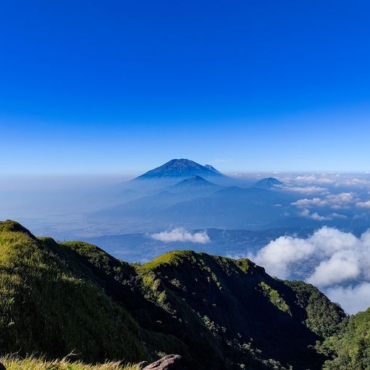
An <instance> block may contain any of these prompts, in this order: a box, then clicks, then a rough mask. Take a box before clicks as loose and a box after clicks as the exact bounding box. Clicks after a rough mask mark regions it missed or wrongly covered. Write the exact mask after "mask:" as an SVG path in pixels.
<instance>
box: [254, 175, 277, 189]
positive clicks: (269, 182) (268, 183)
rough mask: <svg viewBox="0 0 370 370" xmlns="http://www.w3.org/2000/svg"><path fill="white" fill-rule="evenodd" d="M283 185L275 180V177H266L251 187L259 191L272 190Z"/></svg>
mask: <svg viewBox="0 0 370 370" xmlns="http://www.w3.org/2000/svg"><path fill="white" fill-rule="evenodd" d="M282 185H284V184H283V183H282V182H281V181H279V180H278V179H275V177H267V178H265V179H262V180H260V181H257V182H256V183H255V184H254V185H253V187H254V188H259V189H272V188H275V187H276V186H282Z"/></svg>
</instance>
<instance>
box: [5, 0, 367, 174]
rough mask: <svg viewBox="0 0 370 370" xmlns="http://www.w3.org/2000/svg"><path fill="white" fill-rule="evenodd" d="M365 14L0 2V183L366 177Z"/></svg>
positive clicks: (310, 7)
mask: <svg viewBox="0 0 370 370" xmlns="http://www.w3.org/2000/svg"><path fill="white" fill-rule="evenodd" d="M369 14H370V3H369V2H368V1H365V0H363V1H358V0H354V1H351V2H348V1H331V0H328V1H325V2H324V1H317V0H312V1H305V0H303V1H276V0H266V1H245V0H243V1H191V0H190V1H184V2H175V1H140V0H137V1H131V0H127V1H123V0H117V1H112V0H107V1H104V2H101V1H78V0H75V1H69V0H66V1H58V2H56V1H47V0H45V1H40V0H34V1H23V0H19V1H17V0H14V1H3V2H1V3H0V128H1V134H0V155H1V157H2V158H3V160H2V161H1V163H0V172H1V173H2V174H74V175H75V174H99V173H101V174H113V173H117V174H118V173H129V172H136V173H140V172H142V171H146V170H149V169H151V168H153V167H156V166H158V165H160V164H162V163H164V162H166V161H168V160H170V159H172V158H189V159H193V160H195V161H197V162H199V163H203V164H205V163H210V164H212V165H214V166H215V167H216V168H218V169H220V170H221V171H224V172H233V171H239V172H248V171H315V170H317V171H324V170H325V171H369V170H370V164H369V163H370V162H369V157H370V145H369V144H368V142H369V137H370V124H369V123H370V88H369V86H370V68H369V65H370V22H369Z"/></svg>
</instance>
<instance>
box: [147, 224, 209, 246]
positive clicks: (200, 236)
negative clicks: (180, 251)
mask: <svg viewBox="0 0 370 370" xmlns="http://www.w3.org/2000/svg"><path fill="white" fill-rule="evenodd" d="M150 237H151V238H152V239H155V240H159V241H161V242H164V243H172V242H191V243H199V244H205V243H208V242H209V241H210V238H209V236H208V235H207V232H206V231H202V232H197V233H194V234H192V233H190V232H188V231H186V230H185V229H183V228H181V227H179V228H176V229H173V230H172V231H162V232H160V233H156V234H152V235H150Z"/></svg>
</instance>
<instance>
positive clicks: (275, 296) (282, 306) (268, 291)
mask: <svg viewBox="0 0 370 370" xmlns="http://www.w3.org/2000/svg"><path fill="white" fill-rule="evenodd" d="M259 285H260V287H261V288H262V291H263V293H264V295H265V296H266V297H267V298H268V299H269V300H270V302H271V303H272V304H273V305H274V306H276V307H277V308H278V309H279V310H281V311H283V312H286V313H290V310H289V306H288V305H287V304H286V302H285V301H284V299H283V298H281V297H280V294H279V292H278V291H277V290H275V289H272V288H271V287H270V286H268V285H267V284H266V283H265V282H264V281H262V282H261V283H260V284H259Z"/></svg>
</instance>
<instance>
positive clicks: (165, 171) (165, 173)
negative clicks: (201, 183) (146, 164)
mask: <svg viewBox="0 0 370 370" xmlns="http://www.w3.org/2000/svg"><path fill="white" fill-rule="evenodd" d="M194 176H202V177H224V175H223V174H222V173H220V172H219V171H217V170H216V169H215V168H213V167H212V166H209V165H206V166H202V165H200V164H199V163H196V162H194V161H191V160H189V159H172V160H170V161H169V162H167V163H165V164H163V165H162V166H159V167H157V168H154V169H153V170H150V171H148V172H146V173H144V174H143V175H141V176H139V177H137V178H136V180H145V179H162V178H189V177H194Z"/></svg>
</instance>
